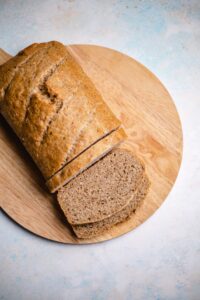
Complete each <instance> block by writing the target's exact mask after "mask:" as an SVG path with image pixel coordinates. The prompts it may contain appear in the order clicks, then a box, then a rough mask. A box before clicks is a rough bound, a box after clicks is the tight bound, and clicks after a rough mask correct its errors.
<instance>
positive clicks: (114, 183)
mask: <svg viewBox="0 0 200 300" xmlns="http://www.w3.org/2000/svg"><path fill="white" fill-rule="evenodd" d="M148 186H149V181H148V178H147V176H146V174H145V169H144V165H143V164H142V163H141V162H140V161H139V160H138V159H137V158H136V157H134V156H133V155H132V153H130V152H129V151H127V150H123V149H114V150H113V151H112V152H110V153H109V154H108V155H107V156H105V157H103V158H102V159H101V160H99V161H98V162H97V163H95V164H94V165H92V166H91V167H90V168H88V169H87V170H85V171H84V172H82V173H81V174H80V175H78V176H77V177H76V178H75V179H74V180H72V181H70V182H69V183H68V184H67V185H66V186H65V187H63V188H61V189H60V190H59V191H58V202H59V204H60V207H61V208H62V210H63V212H64V214H65V216H66V218H67V220H68V222H69V223H70V224H71V225H72V228H73V229H74V231H75V233H76V234H77V236H78V237H81V238H85V237H89V236H93V235H96V234H99V233H101V232H103V231H104V230H106V229H108V228H110V227H111V226H113V225H114V224H116V223H119V222H121V221H123V220H125V219H126V218H127V217H128V216H129V215H130V214H131V213H132V212H133V211H134V210H135V209H136V208H137V206H138V205H139V203H140V202H141V200H142V199H143V198H144V197H145V195H146V193H147V190H148Z"/></svg>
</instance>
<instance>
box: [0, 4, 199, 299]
mask: <svg viewBox="0 0 200 300" xmlns="http://www.w3.org/2000/svg"><path fill="white" fill-rule="evenodd" d="M41 2H42V3H40V1H38V0H35V1H5V0H0V47H2V48H3V49H5V50H6V51H8V52H10V53H11V54H15V53H16V51H18V50H19V49H21V48H23V47H24V46H26V45H27V44H30V43H32V42H34V41H47V40H51V39H56V40H60V41H62V42H64V43H66V44H70V43H91V44H99V45H104V46H108V47H112V48H115V49H117V50H120V51H123V52H124V53H127V54H129V55H131V56H133V57H135V58H136V59H137V60H139V61H140V62H142V63H143V64H145V65H146V66H147V67H148V68H150V69H151V70H152V71H153V72H154V73H155V74H156V75H157V76H158V77H159V78H160V79H161V81H162V82H163V83H164V84H165V86H166V87H167V89H168V90H169V91H170V93H171V95H172V97H173V98H174V101H175V103H176V105H177V108H178V111H179V114H180V117H181V120H182V124H183V132H184V155H183V163H182V166H181V170H180V173H179V176H178V179H177V181H176V184H175V186H174V188H173V190H172V191H171V193H170V195H169V196H168V198H167V200H166V202H165V203H164V204H163V205H162V207H161V208H160V209H159V210H158V211H157V212H156V213H155V214H154V215H153V217H151V218H150V219H149V220H148V221H147V222H145V223H144V224H143V225H142V226H140V227H139V228H137V229H136V230H134V231H133V232H130V233H129V234H127V235H125V236H122V237H120V238H117V239H115V240H112V241H109V242H105V243H100V244H96V245H88V246H70V245H61V244H57V243H53V242H49V241H47V240H44V239H41V238H38V237H36V236H34V235H32V234H30V233H28V232H26V231H25V230H23V229H22V228H20V227H19V226H18V225H16V224H15V223H13V222H12V221H11V220H10V219H9V218H7V217H6V216H5V215H4V214H3V213H1V217H0V239H1V240H0V243H1V244H0V245H1V246H0V299H1V300H2V299H6V300H18V299H20V300H25V299H29V300H39V299H44V300H46V299H48V300H54V299H59V300H65V299H72V300H74V299H78V300H79V299H84V300H85V299H89V300H90V299H95V300H100V299H101V300H104V299H106V300H107V299H109V300H110V299H111V300H112V299H116V300H124V299H126V300H129V299H134V300H135V299H136V300H137V299H139V300H141V299H142V300H143V299H145V300H146V299H147V300H149V299H150V300H151V299H159V300H168V299H170V300H171V299H173V300H176V299H177V300H179V299H181V300H182V299H183V300H188V299H189V300H198V299H199V297H200V296H199V295H200V241H199V236H200V219H199V215H200V204H199V201H200V191H199V185H200V157H199V156H200V155H199V148H200V140H199V137H200V120H199V116H200V93H199V78H200V55H199V49H200V2H199V1H198V0H192V1H172V0H171V1H164V0H162V1H114V0H113V1H112V0H108V1H106V0H103V1H92V0H91V1H84V0H83V1H80V0H79V1H76V0H74V1H72V0H71V1H61V0H60V1H53V0H51V1H47V0H46V1H41Z"/></svg>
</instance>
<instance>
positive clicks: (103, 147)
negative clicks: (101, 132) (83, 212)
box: [46, 128, 126, 193]
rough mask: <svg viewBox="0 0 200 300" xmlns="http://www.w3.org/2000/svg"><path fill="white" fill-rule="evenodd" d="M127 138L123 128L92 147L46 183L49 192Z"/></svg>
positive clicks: (54, 190)
mask: <svg viewBox="0 0 200 300" xmlns="http://www.w3.org/2000/svg"><path fill="white" fill-rule="evenodd" d="M125 138H126V133H125V131H124V130H123V128H119V129H117V130H115V131H113V132H112V133H110V134H109V135H107V136H106V137H104V138H102V139H101V140H99V141H98V142H96V143H95V144H93V145H92V146H90V147H89V148H88V149H87V150H85V151H84V152H82V153H81V154H80V155H79V156H78V157H76V159H74V160H72V161H71V162H70V163H68V164H67V165H66V166H65V167H63V168H62V169H61V170H60V171H59V172H57V173H56V174H55V175H53V176H52V177H51V178H50V179H49V180H48V181H47V182H46V184H47V186H48V188H49V190H50V191H51V192H52V193H54V192H56V191H57V190H58V189H59V188H60V187H62V186H64V185H65V184H67V183H68V182H69V181H70V180H72V179H73V178H74V177H76V176H77V175H78V174H80V173H81V172H83V171H84V170H85V169H87V168H88V167H90V166H91V165H92V164H94V163H95V162H96V161H98V160H99V159H101V158H102V157H103V156H105V155H106V154H107V153H109V152H110V151H111V150H112V149H113V148H114V147H116V146H118V145H119V144H120V143H121V142H122V141H123V140H124V139H125Z"/></svg>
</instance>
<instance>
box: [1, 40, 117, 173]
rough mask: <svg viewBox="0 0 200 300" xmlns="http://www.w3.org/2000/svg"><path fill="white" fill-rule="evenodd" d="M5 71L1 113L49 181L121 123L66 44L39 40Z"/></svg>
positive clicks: (2, 70) (2, 76)
mask: <svg viewBox="0 0 200 300" xmlns="http://www.w3.org/2000/svg"><path fill="white" fill-rule="evenodd" d="M0 71H1V72H0V112H1V113H2V115H3V116H4V117H5V119H6V120H7V122H8V123H9V124H10V126H11V127H12V128H13V130H14V131H15V132H16V133H17V135H18V136H19V138H20V139H21V141H22V142H23V144H24V146H25V147H26V149H27V150H28V152H29V153H30V155H31V156H32V158H33V159H34V161H35V163H36V164H37V166H38V167H39V168H40V170H41V171H42V173H43V175H44V177H45V178H46V179H48V178H50V177H52V176H53V175H54V174H55V173H56V172H58V171H59V170H60V169H62V168H63V166H65V165H66V164H67V163H68V162H70V161H72V160H73V159H74V158H75V157H76V156H78V155H79V154H80V153H82V152H83V151H84V150H86V149H87V148H89V147H90V146H91V145H92V144H94V143H96V142H97V141H98V140H100V139H102V138H103V137H104V136H105V135H108V134H110V133H111V132H112V131H113V130H115V129H117V128H118V127H119V126H120V121H119V120H118V119H117V118H116V117H115V116H114V115H113V113H112V112H111V110H110V109H109V107H108V106H107V105H106V104H105V102H104V101H103V99H102V97H101V95H100V94H99V92H98V91H97V89H96V88H95V86H94V84H93V83H92V81H91V80H90V79H89V78H88V76H87V75H86V74H85V72H84V71H83V69H82V68H81V67H80V66H79V64H78V63H77V62H76V60H75V59H74V58H73V57H72V55H71V54H70V53H69V51H67V49H66V47H65V46H64V45H62V44H61V43H58V42H49V43H42V44H33V45H31V46H29V47H28V48H26V49H24V50H23V51H21V52H20V53H19V54H18V55H17V56H16V57H14V58H12V59H11V60H9V61H8V62H6V63H5V64H4V65H3V66H1V67H0Z"/></svg>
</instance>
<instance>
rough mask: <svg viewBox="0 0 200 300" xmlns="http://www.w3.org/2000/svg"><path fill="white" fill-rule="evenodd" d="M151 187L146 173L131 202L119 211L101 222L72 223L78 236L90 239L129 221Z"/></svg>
mask: <svg viewBox="0 0 200 300" xmlns="http://www.w3.org/2000/svg"><path fill="white" fill-rule="evenodd" d="M149 187H150V181H149V179H148V177H147V175H146V174H145V175H144V176H143V178H142V179H141V181H140V184H139V185H138V188H137V190H136V191H135V192H134V193H133V195H132V198H131V199H130V202H129V203H128V204H127V206H126V207H124V208H123V209H122V210H121V211H119V212H118V213H116V214H114V215H112V216H110V217H109V218H106V219H104V220H102V221H99V222H94V223H89V224H81V225H72V228H73V230H74V232H75V234H76V236H77V237H78V238H81V239H89V238H93V237H96V236H98V235H101V234H104V233H105V232H106V231H108V230H110V229H111V228H112V227H113V226H115V225H117V224H119V223H122V222H124V221H127V220H128V219H129V218H130V217H131V216H133V214H134V213H135V211H136V209H137V208H138V207H139V206H141V204H142V202H143V200H144V199H145V197H146V195H147V193H148V191H149Z"/></svg>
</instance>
